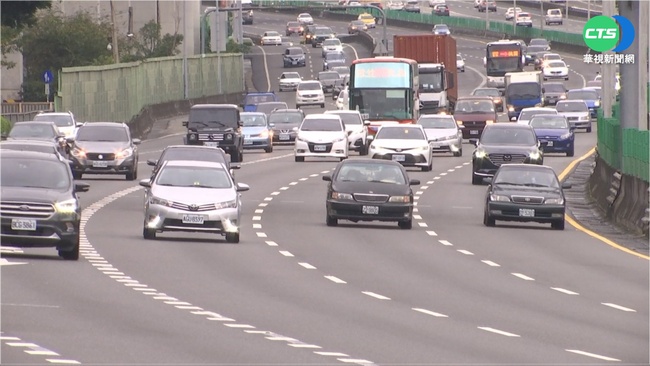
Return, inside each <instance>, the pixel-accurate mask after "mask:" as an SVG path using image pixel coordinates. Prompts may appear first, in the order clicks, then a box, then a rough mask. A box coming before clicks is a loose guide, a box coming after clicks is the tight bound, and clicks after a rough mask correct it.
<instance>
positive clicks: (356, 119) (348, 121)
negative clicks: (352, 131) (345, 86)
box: [328, 91, 363, 126]
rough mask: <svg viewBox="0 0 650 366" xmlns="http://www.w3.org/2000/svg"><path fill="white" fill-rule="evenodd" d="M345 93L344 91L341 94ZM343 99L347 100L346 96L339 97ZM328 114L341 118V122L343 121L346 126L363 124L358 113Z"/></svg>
mask: <svg viewBox="0 0 650 366" xmlns="http://www.w3.org/2000/svg"><path fill="white" fill-rule="evenodd" d="M344 92H345V91H342V92H341V93H344ZM339 97H341V98H345V95H339ZM328 114H335V115H337V116H339V117H341V120H342V121H343V124H344V125H346V126H347V125H361V124H363V120H362V119H361V116H360V115H358V114H357V113H328Z"/></svg>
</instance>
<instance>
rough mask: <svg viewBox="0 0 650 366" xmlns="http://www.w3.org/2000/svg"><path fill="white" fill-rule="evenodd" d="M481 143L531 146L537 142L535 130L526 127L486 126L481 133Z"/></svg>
mask: <svg viewBox="0 0 650 366" xmlns="http://www.w3.org/2000/svg"><path fill="white" fill-rule="evenodd" d="M520 126H521V125H520ZM481 143H482V144H486V145H525V146H532V145H535V144H536V143H537V137H536V136H535V132H534V131H532V130H529V129H528V128H486V129H485V130H483V134H482V135H481Z"/></svg>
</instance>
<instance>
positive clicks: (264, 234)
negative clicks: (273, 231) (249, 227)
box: [255, 232, 266, 238]
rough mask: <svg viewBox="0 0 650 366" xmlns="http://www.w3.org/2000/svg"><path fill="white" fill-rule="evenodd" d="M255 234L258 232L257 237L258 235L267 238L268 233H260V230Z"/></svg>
mask: <svg viewBox="0 0 650 366" xmlns="http://www.w3.org/2000/svg"><path fill="white" fill-rule="evenodd" d="M255 234H257V237H258V238H266V233H260V232H257V233H255Z"/></svg>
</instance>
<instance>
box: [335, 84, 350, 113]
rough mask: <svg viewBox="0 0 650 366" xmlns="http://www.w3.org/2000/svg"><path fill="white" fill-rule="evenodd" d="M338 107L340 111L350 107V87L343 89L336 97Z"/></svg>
mask: <svg viewBox="0 0 650 366" xmlns="http://www.w3.org/2000/svg"><path fill="white" fill-rule="evenodd" d="M334 104H336V109H338V110H340V111H345V110H348V109H350V96H349V92H348V89H343V90H341V92H340V93H339V95H338V96H337V97H336V103H334Z"/></svg>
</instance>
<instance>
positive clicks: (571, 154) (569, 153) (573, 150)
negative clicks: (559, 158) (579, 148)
mask: <svg viewBox="0 0 650 366" xmlns="http://www.w3.org/2000/svg"><path fill="white" fill-rule="evenodd" d="M574 154H575V147H572V148H571V150H569V151H567V152H566V156H573V155H574Z"/></svg>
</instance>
